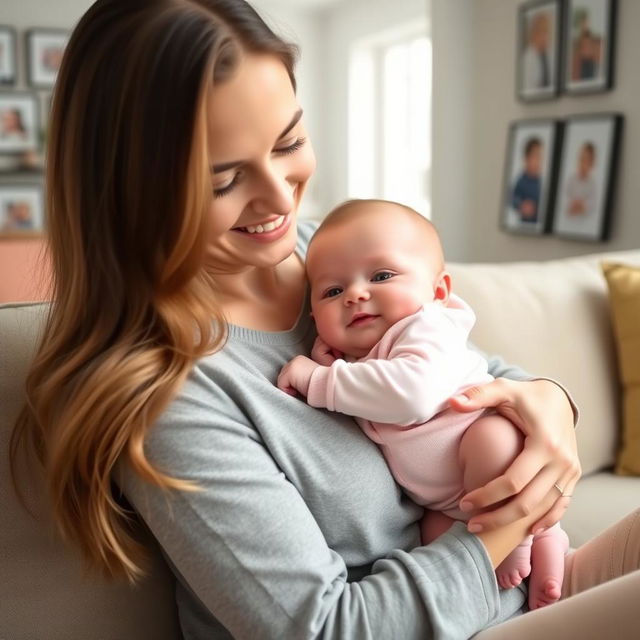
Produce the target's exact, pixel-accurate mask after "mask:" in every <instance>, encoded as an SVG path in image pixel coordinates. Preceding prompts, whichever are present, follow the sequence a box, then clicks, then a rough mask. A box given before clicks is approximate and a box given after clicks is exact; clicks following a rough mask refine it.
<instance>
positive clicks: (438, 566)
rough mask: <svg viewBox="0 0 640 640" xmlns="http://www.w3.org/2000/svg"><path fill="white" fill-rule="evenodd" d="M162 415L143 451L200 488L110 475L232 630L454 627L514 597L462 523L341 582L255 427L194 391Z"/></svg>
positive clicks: (414, 633) (324, 632) (417, 634)
mask: <svg viewBox="0 0 640 640" xmlns="http://www.w3.org/2000/svg"><path fill="white" fill-rule="evenodd" d="M198 405H199V406H198ZM167 420H171V424H170V425H169V428H166V427H167V425H162V427H160V430H154V432H152V433H151V434H150V438H149V440H148V443H147V451H148V454H149V455H150V457H151V458H152V459H153V460H154V461H155V462H156V463H157V464H159V465H160V466H161V467H162V468H163V469H165V470H168V471H170V472H171V473H172V474H175V475H177V476H179V477H181V478H183V479H186V480H191V481H193V482H195V483H197V484H198V485H199V487H200V490H199V491H197V492H174V493H170V494H166V493H163V492H162V491H160V490H158V489H156V488H155V487H152V486H150V485H148V484H146V483H144V482H143V481H141V480H140V479H139V478H138V477H137V476H136V475H135V474H134V473H133V472H132V471H131V470H130V469H128V467H126V465H123V466H122V471H123V474H122V476H121V477H120V479H119V483H120V484H121V487H122V488H123V490H124V492H125V494H126V495H127V497H128V499H129V500H130V501H131V503H132V504H133V505H134V507H135V508H136V510H137V511H138V513H139V514H140V515H141V517H142V518H143V519H144V521H145V522H146V523H147V524H148V526H149V527H150V529H151V531H152V532H153V534H154V536H155V537H156V538H157V539H158V541H159V542H160V544H161V546H162V548H163V549H164V551H165V553H166V554H167V555H168V557H169V558H170V560H171V563H172V564H173V565H174V566H175V567H176V569H177V571H179V573H180V574H181V576H182V577H183V578H184V580H185V582H186V583H187V584H188V585H189V587H190V589H191V590H192V591H193V592H194V593H195V595H196V596H197V598H198V599H199V600H200V601H201V602H202V603H203V604H204V606H205V607H206V608H207V609H208V610H209V611H210V612H211V614H212V615H213V616H215V617H216V618H217V619H218V620H219V621H220V623H222V624H223V625H224V626H225V627H226V628H227V629H228V631H229V632H230V633H231V634H232V635H233V636H234V637H236V638H282V639H283V640H286V639H289V638H296V639H298V638H315V637H323V638H362V639H366V638H376V639H384V638H403V639H411V638H421V639H423V640H424V639H425V638H429V637H439V638H453V637H456V638H463V637H469V636H471V635H473V634H474V633H475V632H477V631H478V630H479V629H481V628H483V627H485V626H486V625H487V624H490V623H492V622H494V621H495V620H496V616H501V617H502V616H505V613H506V615H508V614H509V611H510V613H511V614H513V613H515V612H516V611H517V610H518V608H519V607H520V606H521V604H522V600H523V598H522V593H521V592H519V591H518V590H511V591H512V592H513V593H507V594H505V593H503V592H498V589H497V586H496V582H495V578H494V575H493V571H492V567H491V563H490V561H489V558H488V556H487V555H486V552H485V550H484V547H483V545H482V544H481V542H480V540H479V539H478V538H477V537H476V536H474V535H471V534H469V533H468V532H467V531H466V530H465V527H464V525H462V524H457V525H454V528H453V529H452V531H450V532H449V533H447V534H445V535H444V536H442V537H441V538H439V539H438V540H437V541H435V542H434V543H432V544H431V545H429V546H427V547H418V548H415V549H413V550H410V551H408V552H407V551H404V550H400V549H396V550H392V551H390V553H389V554H388V556H387V558H384V559H380V560H378V561H377V562H375V563H374V565H373V566H372V568H371V569H370V570H369V572H368V575H366V576H365V577H364V578H362V579H360V580H358V581H357V582H348V581H347V568H346V566H345V562H344V560H343V558H342V557H341V556H340V555H339V554H338V553H336V552H335V551H334V550H332V549H331V548H329V546H328V545H327V542H326V539H325V536H324V535H323V531H321V530H320V528H319V526H318V524H317V522H316V520H315V518H314V516H313V514H312V513H311V512H310V511H309V509H308V507H307V505H306V503H305V500H304V498H303V496H302V495H301V494H300V492H299V491H298V489H297V488H296V486H294V484H293V483H292V482H290V481H289V479H287V478H286V477H285V476H284V474H283V473H282V472H281V470H280V468H279V467H278V466H277V464H276V462H275V460H274V459H273V458H272V456H271V455H270V452H269V449H268V447H267V445H266V444H265V443H264V442H263V441H262V440H261V439H260V437H259V435H258V434H257V432H256V430H255V429H254V428H252V427H251V426H250V425H249V424H241V423H239V422H238V421H237V420H236V419H235V418H233V417H231V416H228V415H225V414H224V413H223V411H216V410H215V409H213V408H210V407H205V406H203V405H202V401H201V400H199V401H196V404H195V406H191V407H181V408H180V409H179V410H175V411H172V412H171V414H170V416H168V417H167ZM156 429H158V428H156ZM307 455H310V456H311V455H316V456H317V452H313V451H309V452H308V453H307ZM310 473H312V471H310ZM363 473H366V470H363ZM330 481H331V479H330V478H326V477H319V478H315V480H314V482H315V483H316V485H317V484H318V483H323V482H324V483H327V482H330ZM312 484H313V483H312ZM318 486H319V485H318ZM505 598H506V600H505ZM505 610H507V612H505ZM184 614H185V612H184V611H182V612H181V615H184Z"/></svg>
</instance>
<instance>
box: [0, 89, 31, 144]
mask: <svg viewBox="0 0 640 640" xmlns="http://www.w3.org/2000/svg"><path fill="white" fill-rule="evenodd" d="M39 135H40V121H39V119H38V101H37V96H36V95H35V94H32V93H24V92H15V93H6V92H5V93H0V153H23V152H25V151H31V150H34V149H37V148H38V140H39Z"/></svg>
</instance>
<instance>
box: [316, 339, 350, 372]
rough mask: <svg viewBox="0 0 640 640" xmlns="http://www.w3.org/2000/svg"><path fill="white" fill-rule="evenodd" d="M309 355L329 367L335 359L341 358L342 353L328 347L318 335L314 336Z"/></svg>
mask: <svg viewBox="0 0 640 640" xmlns="http://www.w3.org/2000/svg"><path fill="white" fill-rule="evenodd" d="M311 357H312V358H313V359H314V360H315V361H316V362H317V363H318V364H321V365H323V366H325V367H330V366H331V365H332V364H333V363H334V362H335V361H336V360H338V359H339V358H342V354H341V353H340V352H339V351H337V350H336V349H333V348H332V347H330V346H329V345H328V344H327V343H326V342H325V341H324V340H323V339H322V338H321V337H320V336H318V337H317V338H316V341H315V342H314V343H313V349H311Z"/></svg>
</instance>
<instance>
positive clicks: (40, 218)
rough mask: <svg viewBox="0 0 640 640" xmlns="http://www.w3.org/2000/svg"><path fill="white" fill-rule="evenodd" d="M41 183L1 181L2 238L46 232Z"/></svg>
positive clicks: (0, 224)
mask: <svg viewBox="0 0 640 640" xmlns="http://www.w3.org/2000/svg"><path fill="white" fill-rule="evenodd" d="M44 228H45V217H44V196H43V188H42V184H41V183H36V182H32V183H31V182H30V183H26V182H25V183H4V182H3V183H0V240H2V239H5V238H23V237H28V236H31V237H38V236H41V235H42V234H43V233H44Z"/></svg>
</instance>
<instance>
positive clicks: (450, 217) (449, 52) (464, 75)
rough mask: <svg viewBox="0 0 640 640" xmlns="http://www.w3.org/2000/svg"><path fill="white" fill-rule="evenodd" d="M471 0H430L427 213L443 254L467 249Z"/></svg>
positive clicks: (459, 254) (452, 256)
mask: <svg viewBox="0 0 640 640" xmlns="http://www.w3.org/2000/svg"><path fill="white" fill-rule="evenodd" d="M473 16H474V12H473V0H431V38H432V46H433V95H432V98H431V102H432V106H431V109H432V123H431V130H432V133H431V140H432V151H431V153H432V159H433V160H432V169H431V219H432V220H433V222H434V224H435V225H436V227H437V228H438V231H439V232H440V237H441V238H442V244H443V247H444V250H445V255H446V256H447V259H448V260H457V261H461V260H464V259H465V258H466V257H467V256H468V255H469V245H470V240H471V238H470V235H469V226H470V220H469V218H470V216H471V215H472V209H473V208H472V206H471V202H472V201H471V196H470V193H469V188H468V185H469V183H470V180H471V138H472V132H471V119H472V113H473V104H472V82H471V79H472V75H473V68H472V61H473V51H474V20H473Z"/></svg>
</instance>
